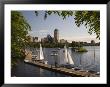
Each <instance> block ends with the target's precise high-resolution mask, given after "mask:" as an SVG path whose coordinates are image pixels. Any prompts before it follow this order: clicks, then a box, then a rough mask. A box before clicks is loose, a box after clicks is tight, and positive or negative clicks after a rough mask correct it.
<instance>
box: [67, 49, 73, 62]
mask: <svg viewBox="0 0 110 87" xmlns="http://www.w3.org/2000/svg"><path fill="white" fill-rule="evenodd" d="M68 63H69V64H74V62H73V60H72V57H71V55H70V53H69V51H68Z"/></svg>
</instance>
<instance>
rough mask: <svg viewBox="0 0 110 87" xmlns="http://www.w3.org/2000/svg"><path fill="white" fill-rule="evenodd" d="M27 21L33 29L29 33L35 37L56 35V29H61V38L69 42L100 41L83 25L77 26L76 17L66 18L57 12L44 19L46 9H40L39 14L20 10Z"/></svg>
mask: <svg viewBox="0 0 110 87" xmlns="http://www.w3.org/2000/svg"><path fill="white" fill-rule="evenodd" d="M20 12H21V13H22V14H23V16H24V17H25V19H26V20H27V22H28V23H29V24H30V26H31V29H32V31H30V32H29V35H31V36H33V37H39V40H41V38H44V37H46V36H47V35H48V34H50V35H51V36H52V37H54V32H53V31H54V29H58V30H59V39H65V40H67V41H68V42H72V41H83V42H91V40H94V41H95V42H100V41H99V40H98V39H96V35H95V34H92V35H90V34H89V33H88V31H87V30H88V29H87V28H86V27H85V26H84V25H81V26H80V27H77V26H76V24H75V21H74V17H73V16H72V17H67V18H66V19H65V20H63V19H62V17H59V16H57V15H55V14H52V15H50V16H48V17H47V19H46V20H44V11H38V13H39V14H38V16H36V15H35V13H34V11H20Z"/></svg>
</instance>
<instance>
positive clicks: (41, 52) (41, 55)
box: [39, 44, 44, 60]
mask: <svg viewBox="0 0 110 87" xmlns="http://www.w3.org/2000/svg"><path fill="white" fill-rule="evenodd" d="M39 59H40V60H43V59H44V54H43V50H42V46H41V44H40V57H39Z"/></svg>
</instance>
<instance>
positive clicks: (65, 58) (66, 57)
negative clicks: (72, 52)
mask: <svg viewBox="0 0 110 87" xmlns="http://www.w3.org/2000/svg"><path fill="white" fill-rule="evenodd" d="M64 61H65V63H68V56H67V48H66V45H65V46H64Z"/></svg>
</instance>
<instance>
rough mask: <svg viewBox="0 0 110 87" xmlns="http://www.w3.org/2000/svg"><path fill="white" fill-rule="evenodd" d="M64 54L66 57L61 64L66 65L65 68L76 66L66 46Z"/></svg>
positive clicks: (61, 60)
mask: <svg viewBox="0 0 110 87" xmlns="http://www.w3.org/2000/svg"><path fill="white" fill-rule="evenodd" d="M63 54H64V57H63V58H61V59H60V64H61V65H64V66H65V65H69V66H71V65H74V62H73V60H72V57H71V55H70V53H69V51H68V50H67V47H66V45H65V46H64V52H63Z"/></svg>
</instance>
